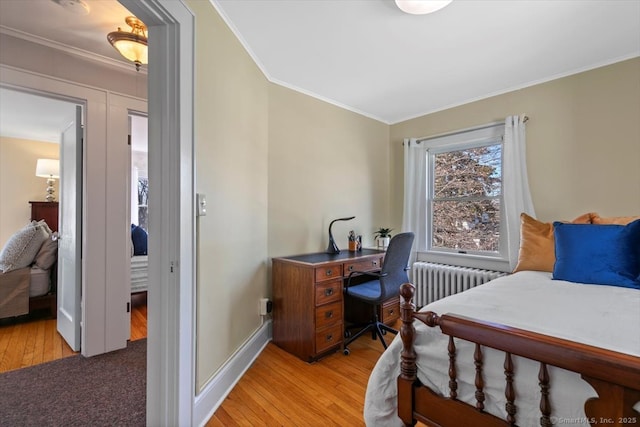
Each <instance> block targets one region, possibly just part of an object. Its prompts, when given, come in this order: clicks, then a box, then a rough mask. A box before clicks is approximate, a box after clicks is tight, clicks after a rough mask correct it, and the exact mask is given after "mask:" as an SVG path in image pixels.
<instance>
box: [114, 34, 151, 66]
mask: <svg viewBox="0 0 640 427" xmlns="http://www.w3.org/2000/svg"><path fill="white" fill-rule="evenodd" d="M110 34H115V35H114V36H113V40H114V41H113V42H112V44H113V47H115V48H116V50H117V51H118V52H120V55H122V56H124V57H125V58H127V59H128V60H129V61H131V62H136V63H138V62H139V63H140V64H148V63H149V59H148V55H147V41H146V40H141V39H140V38H138V37H137V36H135V35H134V34H131V33H125V32H124V31H116V32H115V33H110Z"/></svg>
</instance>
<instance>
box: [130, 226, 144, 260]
mask: <svg viewBox="0 0 640 427" xmlns="http://www.w3.org/2000/svg"><path fill="white" fill-rule="evenodd" d="M131 241H132V242H133V255H134V256H135V255H147V232H146V231H144V228H140V227H139V226H137V225H135V224H131Z"/></svg>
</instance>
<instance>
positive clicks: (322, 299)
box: [316, 280, 342, 305]
mask: <svg viewBox="0 0 640 427" xmlns="http://www.w3.org/2000/svg"><path fill="white" fill-rule="evenodd" d="M341 299H342V280H334V281H333V282H325V283H319V284H317V285H316V305H322V304H327V303H329V302H333V301H340V300H341Z"/></svg>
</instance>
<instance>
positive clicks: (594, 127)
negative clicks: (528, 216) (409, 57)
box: [389, 58, 640, 225]
mask: <svg viewBox="0 0 640 427" xmlns="http://www.w3.org/2000/svg"><path fill="white" fill-rule="evenodd" d="M519 113H526V114H527V115H528V116H529V117H530V121H529V122H528V123H527V168H528V172H529V183H530V187H531V193H532V197H533V203H534V206H535V209H536V216H537V217H538V218H540V219H541V220H545V221H551V220H556V219H572V218H574V217H576V216H578V215H580V214H582V213H585V212H588V211H592V212H598V213H600V214H601V215H603V216H618V215H638V214H640V167H639V165H640V59H639V58H635V59H632V60H628V61H624V62H620V63H617V64H613V65H610V66H607V67H602V68H598V69H594V70H591V71H587V72H583V73H580V74H576V75H573V76H569V77H565V78H561V79H557V80H553V81H550V82H547V83H543V84H539V85H535V86H532V87H528V88H525V89H521V90H517V91H513V92H510V93H507V94H504V95H499V96H495V97H492V98H488V99H485V100H481V101H477V102H473V103H470V104H466V105H462V106H460V107H456V108H452V109H449V110H445V111H441V112H437V113H433V114H429V115H426V116H422V117H419V118H416V119H413V120H408V121H405V122H402V123H398V124H395V125H393V126H391V138H390V142H389V143H390V147H391V155H392V163H391V170H392V180H393V182H392V188H393V190H392V192H391V195H392V196H391V205H392V206H393V212H392V215H393V222H394V225H398V224H400V223H401V222H402V198H403V190H402V187H403V178H402V174H403V166H402V163H403V159H402V144H401V141H402V138H403V137H423V136H429V135H435V134H439V133H442V132H450V131H455V130H457V129H462V128H466V127H470V126H475V125H480V124H483V123H488V122H493V121H498V120H503V119H504V117H506V116H508V115H512V114H519Z"/></svg>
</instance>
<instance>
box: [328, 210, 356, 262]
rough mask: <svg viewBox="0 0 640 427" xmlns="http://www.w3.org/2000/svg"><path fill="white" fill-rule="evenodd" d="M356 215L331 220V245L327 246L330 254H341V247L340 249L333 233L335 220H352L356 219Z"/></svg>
mask: <svg viewBox="0 0 640 427" xmlns="http://www.w3.org/2000/svg"><path fill="white" fill-rule="evenodd" d="M354 218H355V216H350V217H348V218H338V219H334V220H333V221H331V223H330V224H329V246H327V253H328V254H339V253H340V249H338V245H336V241H335V240H333V234H332V233H331V226H332V225H333V223H334V222H336V221H350V220H352V219H354Z"/></svg>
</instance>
